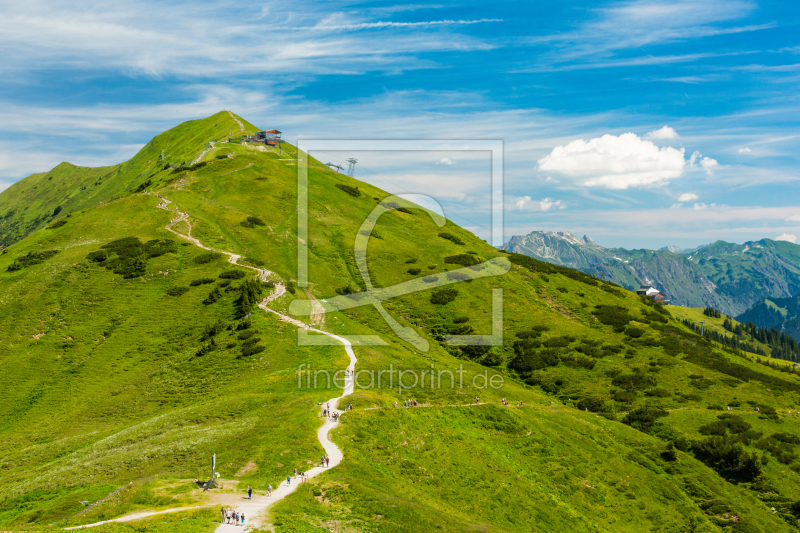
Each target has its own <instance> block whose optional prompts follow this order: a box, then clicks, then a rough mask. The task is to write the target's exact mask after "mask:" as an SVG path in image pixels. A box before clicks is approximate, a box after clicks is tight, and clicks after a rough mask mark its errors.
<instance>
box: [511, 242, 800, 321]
mask: <svg viewBox="0 0 800 533" xmlns="http://www.w3.org/2000/svg"><path fill="white" fill-rule="evenodd" d="M503 249H504V250H507V251H509V252H515V253H520V254H525V255H528V256H530V257H535V258H536V259H540V260H542V261H547V262H549V263H553V264H556V265H561V266H566V267H571V268H575V269H577V270H581V271H583V272H586V273H587V274H592V275H594V276H597V277H598V278H601V279H605V280H608V281H612V282H614V283H617V284H618V285H621V286H623V287H625V288H628V289H631V290H633V289H635V288H637V287H639V286H640V285H653V286H654V287H656V288H657V289H659V290H660V291H661V292H663V293H664V294H665V295H666V296H667V298H669V299H670V300H671V301H672V303H674V304H677V305H684V306H689V307H706V306H711V307H715V308H716V309H719V310H720V311H722V312H723V313H725V314H728V315H731V316H737V315H740V314H742V313H744V312H745V311H746V310H747V309H748V308H750V307H751V306H752V305H754V304H756V303H758V302H760V301H762V300H763V299H764V298H768V299H769V300H770V301H774V299H776V298H777V299H781V298H791V297H793V296H796V295H798V294H800V246H798V245H796V244H793V243H790V242H786V241H773V240H770V239H761V240H760V241H752V242H746V243H744V244H732V243H728V242H724V241H717V242H715V243H712V244H707V245H704V246H700V247H698V248H695V249H690V250H684V249H681V248H679V247H678V246H674V245H673V246H666V247H664V248H661V249H660V250H626V249H624V248H604V247H602V246H600V245H599V244H597V243H596V242H595V241H594V240H592V239H591V238H590V237H588V236H583V237H577V236H576V235H573V234H571V233H569V232H568V231H559V232H552V231H548V232H542V231H534V232H532V233H530V234H528V235H521V236H514V237H512V238H511V239H510V240H509V241H508V242H507V243H506V244H505V245H504V246H503Z"/></svg>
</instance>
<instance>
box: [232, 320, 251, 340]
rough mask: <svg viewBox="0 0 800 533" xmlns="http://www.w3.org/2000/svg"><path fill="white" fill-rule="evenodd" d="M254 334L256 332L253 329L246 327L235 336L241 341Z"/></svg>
mask: <svg viewBox="0 0 800 533" xmlns="http://www.w3.org/2000/svg"><path fill="white" fill-rule="evenodd" d="M240 325H241V324H240ZM255 334H256V332H255V331H254V330H252V329H246V330H244V331H242V332H241V333H239V335H238V336H237V337H236V338H238V339H239V340H240V341H243V340H247V339H249V338H250V337H252V336H253V335H255Z"/></svg>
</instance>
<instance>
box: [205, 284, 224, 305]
mask: <svg viewBox="0 0 800 533" xmlns="http://www.w3.org/2000/svg"><path fill="white" fill-rule="evenodd" d="M220 298H222V293H221V292H220V290H219V287H214V289H213V290H212V291H211V292H210V293H208V296H206V299H205V300H203V303H204V304H205V305H211V304H213V303H214V302H216V301H217V300H219V299H220Z"/></svg>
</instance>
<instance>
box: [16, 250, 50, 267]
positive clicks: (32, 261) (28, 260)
mask: <svg viewBox="0 0 800 533" xmlns="http://www.w3.org/2000/svg"><path fill="white" fill-rule="evenodd" d="M57 253H58V250H44V251H42V252H28V253H27V254H25V255H23V256H20V257H17V258H16V259H15V260H14V262H13V263H11V264H10V265H9V266H8V268H7V269H6V270H7V271H8V272H15V271H17V270H22V269H23V268H26V267H29V266H32V265H38V264H39V263H42V262H44V261H46V260H47V259H50V258H51V257H53V256H54V255H56V254H57Z"/></svg>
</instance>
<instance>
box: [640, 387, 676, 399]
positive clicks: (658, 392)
mask: <svg viewBox="0 0 800 533" xmlns="http://www.w3.org/2000/svg"><path fill="white" fill-rule="evenodd" d="M644 395H645V396H650V397H652V398H667V397H668V396H672V394H671V393H670V392H669V391H668V390H666V389H650V390H649V391H645V393H644Z"/></svg>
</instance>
